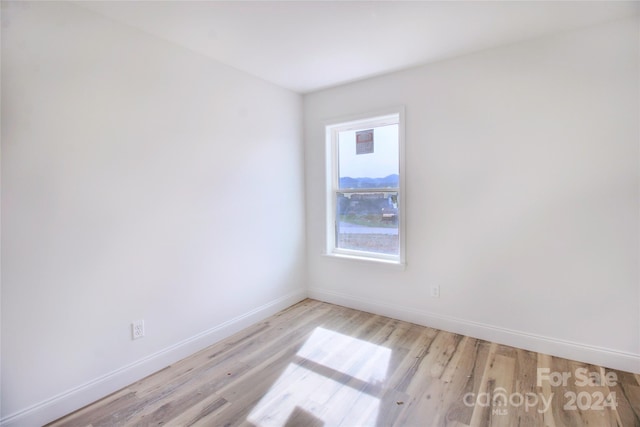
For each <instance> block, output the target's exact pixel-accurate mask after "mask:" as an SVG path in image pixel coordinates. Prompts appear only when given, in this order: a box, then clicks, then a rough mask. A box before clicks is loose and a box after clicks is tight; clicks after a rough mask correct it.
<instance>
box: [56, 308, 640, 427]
mask: <svg viewBox="0 0 640 427" xmlns="http://www.w3.org/2000/svg"><path fill="white" fill-rule="evenodd" d="M538 368H548V370H549V371H548V375H547V376H545V377H544V378H542V381H541V383H540V385H538V371H537V369H538ZM580 369H583V370H584V371H583V370H580ZM554 372H557V373H558V374H554ZM565 372H566V373H570V374H571V377H570V378H568V379H567V381H566V386H562V385H557V386H555V385H554V384H555V383H553V380H554V379H556V376H559V375H562V373H565ZM585 372H593V373H598V375H600V374H605V375H609V377H608V378H605V376H604V375H602V378H601V380H600V381H598V380H597V378H596V375H595V374H592V375H591V377H592V378H591V379H592V381H591V382H590V383H588V384H583V383H585V382H586V381H583V379H584V378H583V376H586V375H583V374H584V373H585ZM613 375H615V376H616V378H615V381H614V379H613ZM548 377H550V379H551V380H548V379H547V378H548ZM605 380H606V382H608V384H607V383H606V382H605ZM574 396H575V399H574ZM614 396H615V399H616V400H615V401H614V400H613V397H614ZM608 397H611V398H612V400H607V398H608ZM573 400H575V402H573ZM611 406H615V409H612V408H611ZM51 425H53V426H88V425H91V426H94V427H97V426H130V425H135V426H138V425H140V426H152V425H171V426H191V425H200V426H216V427H217V426H235V425H244V426H311V427H321V426H327V427H328V426H346V427H359V426H421V427H422V426H426V427H428V426H456V427H461V426H509V427H511V426H550V427H554V426H555V427H560V426H587V425H588V426H625V427H627V426H640V375H634V374H631V373H627V372H621V371H615V370H609V369H606V370H605V369H603V368H601V367H598V366H592V365H586V364H584V363H579V362H574V361H571V360H566V359H560V358H556V357H551V356H547V355H543V354H537V353H533V352H529V351H525V350H520V349H516V348H513V347H508V346H504V345H499V344H495V343H491V342H487V341H482V340H477V339H473V338H469V337H465V336H461V335H456V334H452V333H448V332H443V331H438V330H435V329H431V328H426V327H423V326H418V325H414V324H411V323H406V322H402V321H399V320H394V319H390V318H387V317H382V316H377V315H373V314H368V313H364V312H361V311H357V310H352V309H347V308H344V307H339V306H335V305H331V304H326V303H321V302H318V301H313V300H305V301H303V302H301V303H299V304H296V305H295V306H293V307H290V308H289V309H287V310H284V311H282V312H280V313H278V314H277V315H275V316H273V317H271V318H269V319H267V320H265V321H263V322H261V323H258V324H256V325H254V326H252V327H250V328H248V329H246V330H244V331H242V332H240V333H238V334H236V335H234V336H232V337H230V338H228V339H226V340H224V341H222V342H220V343H218V344H216V345H213V346H211V347H209V348H207V349H205V350H203V351H201V352H199V353H196V354H194V355H192V356H190V357H188V358H186V359H184V360H182V361H180V362H178V363H176V364H174V365H172V366H169V367H167V368H165V369H163V370H161V371H159V372H157V373H155V374H154V375H151V376H149V377H147V378H145V379H143V380H141V381H139V382H137V383H135V384H131V386H129V387H127V388H125V389H123V390H120V391H119V392H117V393H114V394H112V395H110V396H108V397H106V398H104V399H102V400H100V401H98V402H96V403H94V404H92V405H90V406H87V407H85V408H84V409H81V410H79V411H77V412H75V413H73V414H70V415H68V416H66V417H64V418H62V419H60V420H58V421H56V422H54V423H52V424H51Z"/></svg>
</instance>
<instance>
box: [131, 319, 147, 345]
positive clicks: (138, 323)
mask: <svg viewBox="0 0 640 427" xmlns="http://www.w3.org/2000/svg"><path fill="white" fill-rule="evenodd" d="M142 337H144V320H134V321H133V323H131V339H133V340H137V339H140V338H142Z"/></svg>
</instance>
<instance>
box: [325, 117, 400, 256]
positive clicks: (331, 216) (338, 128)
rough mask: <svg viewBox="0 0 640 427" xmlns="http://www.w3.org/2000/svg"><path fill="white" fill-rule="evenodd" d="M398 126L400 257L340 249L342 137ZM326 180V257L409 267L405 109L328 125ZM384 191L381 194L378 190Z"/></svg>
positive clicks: (336, 121) (350, 118)
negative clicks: (338, 196) (338, 199)
mask: <svg viewBox="0 0 640 427" xmlns="http://www.w3.org/2000/svg"><path fill="white" fill-rule="evenodd" d="M391 124H397V125H398V151H399V152H398V163H399V164H398V176H399V181H400V182H399V185H398V187H397V191H398V245H399V246H398V252H399V253H398V255H390V254H384V253H375V252H366V251H358V250H351V249H343V248H337V247H336V221H337V219H336V211H337V206H336V193H338V192H344V190H340V189H339V178H338V134H339V133H340V132H344V131H349V130H360V129H371V128H375V127H380V126H385V125H391ZM325 139H326V147H325V160H326V162H325V165H326V169H325V177H326V185H325V189H326V197H325V201H326V205H325V206H326V212H325V218H326V227H325V234H326V238H325V242H326V247H325V251H324V254H325V255H328V256H331V257H335V258H342V259H350V260H360V261H373V262H378V263H382V264H389V265H396V266H400V267H403V268H404V266H405V238H406V220H405V194H406V192H405V161H404V146H405V144H404V141H405V112H404V107H394V108H390V109H386V110H382V111H377V112H372V113H366V114H359V115H355V116H349V117H343V118H338V119H334V120H330V121H327V122H325ZM378 191H380V190H378ZM393 191H396V190H393Z"/></svg>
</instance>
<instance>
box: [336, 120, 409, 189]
mask: <svg viewBox="0 0 640 427" xmlns="http://www.w3.org/2000/svg"><path fill="white" fill-rule="evenodd" d="M368 130H369V129H361V130H357V131H356V130H350V131H344V132H339V134H338V178H339V187H338V188H340V189H348V188H385V187H387V188H397V187H398V186H399V185H398V173H399V160H398V125H397V124H396V125H388V126H380V127H376V128H373V129H372V131H373V141H370V136H369V134H367V132H366V131H368ZM359 132H362V133H359ZM358 133H359V134H358ZM357 134H358V135H357Z"/></svg>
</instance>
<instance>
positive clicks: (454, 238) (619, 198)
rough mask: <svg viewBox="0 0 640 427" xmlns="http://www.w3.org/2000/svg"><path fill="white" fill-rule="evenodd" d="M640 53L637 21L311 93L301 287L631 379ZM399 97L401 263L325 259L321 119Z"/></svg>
mask: <svg viewBox="0 0 640 427" xmlns="http://www.w3.org/2000/svg"><path fill="white" fill-rule="evenodd" d="M638 57H639V41H638V21H637V19H631V20H625V21H617V22H613V23H609V24H607V25H601V26H597V27H591V28H587V29H583V30H580V31H572V32H566V33H563V34H561V35H556V36H553V37H547V38H544V39H538V40H533V41H529V42H526V43H519V44H514V45H509V46H506V47H501V48H496V49H492V50H487V51H483V52H480V53H477V54H473V55H468V56H464V57H460V58H457V59H452V60H448V61H444V62H440V63H434V64H431V65H427V66H423V67H420V68H415V69H411V70H408V71H404V72H398V73H395V74H392V75H387V76H382V77H379V78H374V79H370V80H367V81H363V82H358V83H354V84H349V85H345V86H342V87H338V88H333V89H329V90H324V91H320V92H317V93H313V94H310V95H307V96H305V144H306V148H305V153H306V155H305V156H306V178H307V184H306V190H307V244H308V246H307V253H308V270H309V273H308V275H309V286H310V289H309V294H310V296H311V297H315V298H318V299H321V300H326V301H331V302H335V303H340V304H344V305H348V306H351V307H355V308H360V309H365V310H369V311H373V312H377V313H381V314H387V315H390V316H393V317H396V318H402V319H406V320H410V321H414V322H416V323H423V324H427V325H431V326H435V327H440V328H443V329H448V330H452V331H456V332H461V333H466V334H468V335H472V336H476V337H480V338H484V339H490V340H494V341H498V342H503V343H506V344H511V345H516V346H519V347H524V348H529V349H532V350H537V351H541V352H548V353H552V354H556V355H559V356H565V357H569V358H572V359H578V360H584V361H587V362H592V363H598V364H603V365H605V366H610V367H614V368H620V369H625V370H627V371H636V372H640V342H639V335H640V329H639V328H640V317H639V316H640V306H639V304H640V296H639V294H638V283H639V273H638V264H639V263H638V260H639V253H638V243H639V242H638V237H639V231H640V230H639V227H638V224H639V222H638V221H639V216H638V208H639V200H638V191H639V185H638V182H639V181H638V178H639V176H638V173H639V171H638V169H639V168H638V159H639V150H638V142H639V136H640V135H639V130H638V126H639V117H640V115H639V113H640V111H639V85H638V80H639V67H638ZM395 105H405V106H406V158H407V161H406V178H407V181H406V188H407V192H406V199H405V201H406V204H407V206H406V217H407V220H406V225H407V267H406V269H405V270H404V271H399V270H397V269H389V268H386V267H383V266H371V265H368V264H363V263H358V262H345V261H343V260H335V259H332V258H330V257H324V256H322V255H321V253H322V250H323V245H324V218H323V212H324V194H325V193H324V183H325V177H324V166H323V165H324V152H323V150H324V129H323V120H327V119H331V118H336V117H341V116H348V115H353V114H359V113H363V112H367V111H375V110H378V109H381V108H386V107H390V106H395ZM431 285H439V286H440V287H441V297H440V298H439V299H434V298H430V296H429V295H430V294H429V288H430V286H431Z"/></svg>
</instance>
